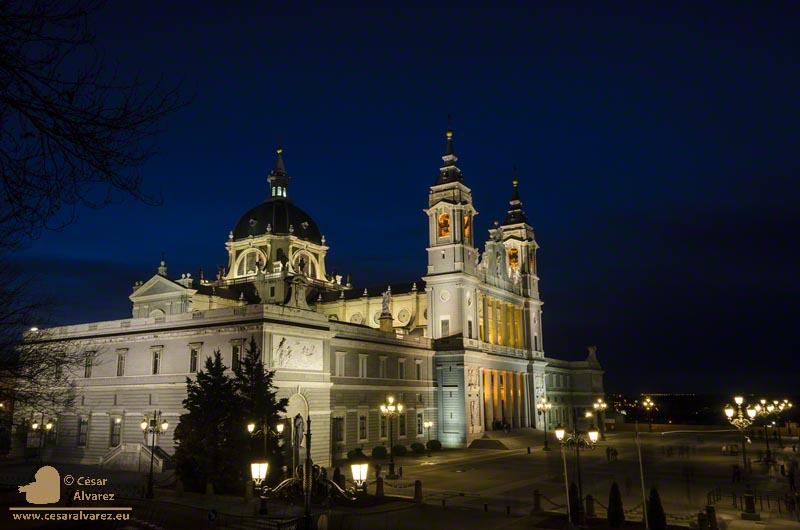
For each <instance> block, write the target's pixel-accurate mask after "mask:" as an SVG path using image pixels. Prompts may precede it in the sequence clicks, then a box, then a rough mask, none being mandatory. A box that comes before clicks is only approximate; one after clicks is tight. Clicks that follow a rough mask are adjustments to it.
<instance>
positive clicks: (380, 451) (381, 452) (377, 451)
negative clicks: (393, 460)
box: [372, 445, 389, 460]
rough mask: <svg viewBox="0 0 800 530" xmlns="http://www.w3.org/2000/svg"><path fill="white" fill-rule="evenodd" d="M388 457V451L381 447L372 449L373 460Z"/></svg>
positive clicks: (377, 446)
mask: <svg viewBox="0 0 800 530" xmlns="http://www.w3.org/2000/svg"><path fill="white" fill-rule="evenodd" d="M387 456H389V451H387V450H386V448H385V447H384V446H382V445H376V446H375V447H373V448H372V458H374V459H375V460H385V459H386V457H387Z"/></svg>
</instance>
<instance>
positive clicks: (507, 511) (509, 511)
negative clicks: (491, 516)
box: [506, 506, 511, 517]
mask: <svg viewBox="0 0 800 530" xmlns="http://www.w3.org/2000/svg"><path fill="white" fill-rule="evenodd" d="M506 515H507V516H509V517H511V506H506Z"/></svg>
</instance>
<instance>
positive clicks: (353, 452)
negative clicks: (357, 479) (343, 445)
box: [347, 447, 367, 460]
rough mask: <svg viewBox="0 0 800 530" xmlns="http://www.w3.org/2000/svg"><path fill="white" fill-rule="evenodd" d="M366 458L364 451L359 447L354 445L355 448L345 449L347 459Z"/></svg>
mask: <svg viewBox="0 0 800 530" xmlns="http://www.w3.org/2000/svg"><path fill="white" fill-rule="evenodd" d="M356 457H358V458H366V457H367V455H365V454H364V451H363V450H362V449H361V448H360V447H356V448H355V449H350V450H349V451H347V459H348V460H352V459H353V458H356Z"/></svg>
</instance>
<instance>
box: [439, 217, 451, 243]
mask: <svg viewBox="0 0 800 530" xmlns="http://www.w3.org/2000/svg"><path fill="white" fill-rule="evenodd" d="M439 237H450V214H446V213H443V214H441V215H440V216H439Z"/></svg>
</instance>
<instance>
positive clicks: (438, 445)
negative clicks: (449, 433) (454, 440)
mask: <svg viewBox="0 0 800 530" xmlns="http://www.w3.org/2000/svg"><path fill="white" fill-rule="evenodd" d="M428 449H430V450H431V451H441V450H442V442H440V441H439V440H430V441H429V442H428Z"/></svg>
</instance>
